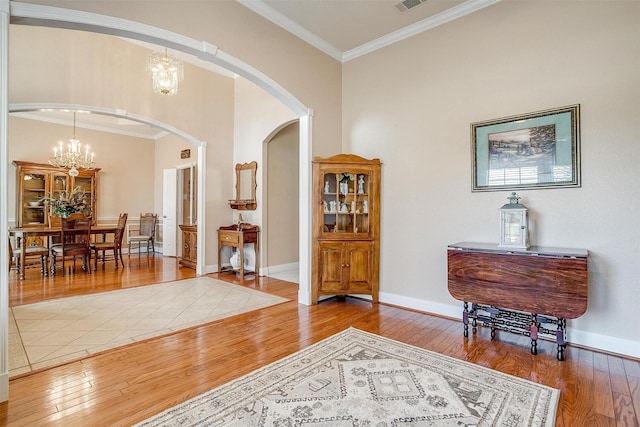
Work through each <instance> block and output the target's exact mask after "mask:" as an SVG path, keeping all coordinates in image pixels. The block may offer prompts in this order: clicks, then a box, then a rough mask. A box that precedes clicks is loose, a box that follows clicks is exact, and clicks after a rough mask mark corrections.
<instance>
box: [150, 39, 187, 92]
mask: <svg viewBox="0 0 640 427" xmlns="http://www.w3.org/2000/svg"><path fill="white" fill-rule="evenodd" d="M147 74H148V75H150V76H151V79H152V80H153V91H154V92H155V93H159V94H162V95H169V96H171V95H175V94H177V93H178V82H181V81H182V80H184V66H183V64H182V61H181V60H180V59H178V58H175V57H173V56H170V55H168V54H167V49H166V48H165V50H164V54H162V53H158V52H153V53H151V54H149V56H147Z"/></svg>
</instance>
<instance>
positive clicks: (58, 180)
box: [13, 160, 100, 227]
mask: <svg viewBox="0 0 640 427" xmlns="http://www.w3.org/2000/svg"><path fill="white" fill-rule="evenodd" d="M13 164H14V165H15V167H16V227H42V226H49V225H52V224H50V223H49V221H50V217H51V215H50V212H49V211H48V209H49V208H48V205H47V203H46V202H43V198H44V197H50V196H51V195H53V194H55V193H59V192H61V191H71V190H73V189H74V188H75V187H80V188H81V189H82V191H83V192H84V193H85V194H86V195H87V199H88V200H89V201H90V203H91V218H92V219H93V222H94V225H95V221H96V217H97V215H96V212H97V210H96V208H97V200H98V172H99V171H100V169H99V168H96V169H92V170H85V169H81V170H79V175H78V176H75V177H73V176H69V170H68V169H64V168H58V167H55V166H51V165H48V164H41V163H32V162H23V161H18V160H15V161H14V162H13Z"/></svg>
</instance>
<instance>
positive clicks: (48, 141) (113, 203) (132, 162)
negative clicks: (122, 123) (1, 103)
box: [8, 113, 155, 223]
mask: <svg viewBox="0 0 640 427" xmlns="http://www.w3.org/2000/svg"><path fill="white" fill-rule="evenodd" d="M70 114H71V113H70ZM8 130H9V160H11V161H14V160H23V161H29V162H36V163H47V162H48V160H49V157H51V156H52V155H53V147H54V146H56V145H57V143H58V141H67V140H68V139H69V138H71V137H72V136H73V127H71V126H65V125H58V124H53V123H46V122H42V121H37V120H29V119H24V118H19V117H14V116H9V127H8ZM76 136H77V137H78V139H80V142H82V143H83V144H89V145H90V146H91V149H92V150H93V151H94V152H95V162H96V167H99V168H100V172H99V173H98V195H99V199H98V212H97V215H98V222H101V223H109V222H111V223H115V222H117V220H118V215H119V214H120V213H121V212H128V213H129V217H130V218H132V217H136V216H137V215H138V214H139V213H140V212H151V211H153V210H154V193H153V188H154V185H155V184H154V168H155V160H154V157H155V155H154V150H155V148H154V142H153V141H152V140H149V139H144V138H136V137H131V136H125V135H114V134H111V133H105V132H99V131H95V130H90V129H82V128H77V129H76ZM15 179H16V177H15V168H14V167H11V168H10V174H9V180H8V181H9V182H8V189H9V218H10V221H14V220H15V211H16V210H15V188H16V186H15Z"/></svg>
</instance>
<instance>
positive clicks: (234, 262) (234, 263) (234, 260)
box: [229, 250, 240, 270]
mask: <svg viewBox="0 0 640 427" xmlns="http://www.w3.org/2000/svg"><path fill="white" fill-rule="evenodd" d="M229 262H230V263H231V267H232V268H233V269H235V270H237V269H238V268H240V250H236V251H235V252H234V253H233V255H232V256H231V258H229Z"/></svg>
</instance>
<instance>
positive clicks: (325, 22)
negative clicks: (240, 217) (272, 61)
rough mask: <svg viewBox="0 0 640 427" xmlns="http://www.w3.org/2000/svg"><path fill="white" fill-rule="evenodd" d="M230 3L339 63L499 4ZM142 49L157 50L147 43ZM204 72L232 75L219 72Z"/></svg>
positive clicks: (89, 120) (451, 0) (84, 123)
mask: <svg viewBox="0 0 640 427" xmlns="http://www.w3.org/2000/svg"><path fill="white" fill-rule="evenodd" d="M236 1H238V2H239V3H241V4H243V5H244V6H246V7H248V8H249V9H251V10H253V11H254V12H256V13H258V14H260V15H262V16H264V17H265V18H267V19H269V20H270V21H272V22H274V23H275V24H277V25H279V26H280V27H282V28H284V29H285V30H287V31H289V32H291V33H292V34H294V35H296V36H297V37H300V38H301V39H303V40H305V41H306V42H308V43H309V44H311V45H313V46H315V47H316V48H318V49H320V50H322V51H323V52H325V53H326V54H328V55H330V56H332V57H334V58H335V59H337V60H339V61H341V62H345V61H349V60H351V59H354V58H357V57H358V56H361V55H365V54H367V53H369V52H372V51H374V50H376V49H380V48H382V47H385V46H388V45H390V44H392V43H395V42H398V41H400V40H403V39H405V38H408V37H411V36H413V35H415V34H419V33H421V32H424V31H427V30H429V29H431V28H434V27H436V26H439V25H443V24H445V23H447V22H450V21H452V20H454V19H457V18H459V17H462V16H465V15H467V14H469V13H472V12H475V11H476V10H479V9H482V8H484V7H487V6H490V5H492V4H494V3H496V2H498V1H499V0H466V1H465V0H405V1H404V3H405V4H408V3H410V2H414V3H419V4H418V5H417V6H415V7H412V8H410V9H408V10H405V11H404V12H402V11H400V8H399V7H398V5H399V4H400V3H401V0H236ZM136 43H137V44H143V43H141V42H136ZM143 45H145V44H143ZM145 47H148V48H149V49H151V50H158V49H160V48H159V47H157V46H152V45H148V44H146V45H145ZM182 59H183V60H184V61H185V62H187V61H188V62H190V63H192V64H194V65H198V66H201V67H203V68H206V69H210V67H211V66H210V65H208V63H202V61H198V60H197V59H195V58H193V57H182ZM199 62H200V63H199ZM210 71H213V72H218V73H221V74H225V75H228V76H230V77H234V76H233V74H232V73H229V72H227V71H225V70H219V69H210ZM11 114H12V115H14V116H19V117H23V118H28V119H33V120H40V121H47V122H51V123H58V124H64V125H69V126H71V125H72V124H73V115H72V114H71V112H69V111H46V112H44V111H33V112H20V113H11ZM76 126H77V127H78V128H87V129H94V130H100V131H105V132H112V133H117V134H123V135H129V136H135V137H140V138H147V139H154V140H155V139H158V138H160V137H162V136H165V135H166V134H167V133H166V132H165V131H163V130H161V129H158V128H155V127H153V126H149V125H147V124H143V123H139V122H135V121H131V120H127V119H123V118H117V117H112V116H108V115H101V114H77V118H76Z"/></svg>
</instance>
